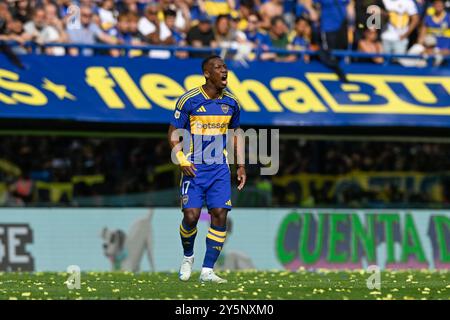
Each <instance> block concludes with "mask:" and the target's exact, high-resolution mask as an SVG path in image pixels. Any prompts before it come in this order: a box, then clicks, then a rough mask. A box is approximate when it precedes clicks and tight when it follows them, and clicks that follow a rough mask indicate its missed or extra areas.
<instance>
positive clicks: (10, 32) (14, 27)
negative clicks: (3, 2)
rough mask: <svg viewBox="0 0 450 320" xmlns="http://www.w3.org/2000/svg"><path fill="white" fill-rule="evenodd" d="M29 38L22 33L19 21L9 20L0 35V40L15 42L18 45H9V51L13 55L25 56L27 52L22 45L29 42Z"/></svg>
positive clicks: (21, 25)
mask: <svg viewBox="0 0 450 320" xmlns="http://www.w3.org/2000/svg"><path fill="white" fill-rule="evenodd" d="M30 39H31V37H29V35H27V34H26V33H24V29H23V24H22V22H21V21H20V20H14V19H11V20H9V21H8V22H6V29H5V33H4V34H0V40H5V41H16V42H18V43H19V44H18V45H11V46H10V47H11V49H12V51H13V52H14V53H15V54H25V53H27V50H26V49H25V48H24V47H23V44H24V43H25V42H26V41H28V40H30Z"/></svg>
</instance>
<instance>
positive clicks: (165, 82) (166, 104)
mask: <svg viewBox="0 0 450 320" xmlns="http://www.w3.org/2000/svg"><path fill="white" fill-rule="evenodd" d="M140 86H141V88H142V90H143V91H144V92H145V94H146V95H147V97H149V98H150V99H151V100H152V101H154V102H156V103H157V104H158V105H159V106H160V107H162V108H164V109H168V110H173V109H174V107H175V102H176V100H177V98H178V97H179V96H181V95H182V94H183V93H184V89H183V87H181V86H180V85H179V84H178V83H177V82H176V81H174V80H173V79H171V78H169V77H167V76H165V75H162V74H157V73H151V74H146V75H145V76H143V77H142V78H141V81H140Z"/></svg>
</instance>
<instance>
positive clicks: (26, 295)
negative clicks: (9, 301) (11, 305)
mask: <svg viewBox="0 0 450 320" xmlns="http://www.w3.org/2000/svg"><path fill="white" fill-rule="evenodd" d="M29 296H31V292H23V293H22V297H29Z"/></svg>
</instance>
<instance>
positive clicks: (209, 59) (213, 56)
mask: <svg viewBox="0 0 450 320" xmlns="http://www.w3.org/2000/svg"><path fill="white" fill-rule="evenodd" d="M214 59H221V60H222V57H221V56H218V55H217V54H215V55H212V56H209V57H207V58H205V59H204V60H203V61H202V72H205V68H206V65H207V64H208V63H209V62H210V61H211V60H214Z"/></svg>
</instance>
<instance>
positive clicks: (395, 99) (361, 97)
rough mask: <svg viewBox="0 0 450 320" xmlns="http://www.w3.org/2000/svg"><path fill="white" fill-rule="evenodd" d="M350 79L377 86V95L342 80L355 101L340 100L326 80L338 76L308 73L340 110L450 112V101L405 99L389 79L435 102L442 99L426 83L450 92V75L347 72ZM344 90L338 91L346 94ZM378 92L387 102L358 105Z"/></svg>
mask: <svg viewBox="0 0 450 320" xmlns="http://www.w3.org/2000/svg"><path fill="white" fill-rule="evenodd" d="M347 77H348V79H349V80H350V81H354V82H359V83H361V84H367V85H370V86H372V87H373V88H375V90H374V92H372V94H373V96H371V95H368V94H367V93H364V92H358V90H359V85H358V84H351V85H348V84H341V85H340V88H341V90H342V92H345V93H346V94H347V95H348V99H350V100H351V101H352V102H355V104H347V105H346V104H339V102H338V101H337V100H336V99H335V97H334V96H333V93H332V92H331V91H329V90H328V89H327V87H326V85H325V84H324V83H323V81H336V82H337V81H338V79H337V76H336V75H334V74H328V73H306V78H307V79H308V80H309V82H310V83H311V84H312V86H314V88H315V89H316V90H317V91H318V92H319V94H320V95H321V96H322V98H323V99H324V100H325V102H326V103H327V104H328V105H329V106H330V108H331V109H332V110H333V111H334V112H337V113H373V114H377V113H387V114H394V113H396V114H427V115H450V101H449V102H448V104H447V105H445V106H439V107H435V108H433V107H425V106H421V105H416V104H413V103H410V102H408V101H405V100H402V99H401V98H400V97H399V95H398V94H397V93H396V92H394V91H393V90H392V88H391V87H390V86H389V83H400V84H402V85H403V86H404V87H405V89H406V90H408V93H409V94H410V95H411V96H412V97H413V98H414V99H416V101H418V102H420V103H424V104H433V103H436V102H437V101H438V97H436V96H435V95H434V94H433V92H432V91H431V90H430V89H429V88H428V87H427V86H426V84H439V85H441V86H442V87H443V88H444V89H445V90H446V91H447V92H448V93H450V78H449V77H437V76H405V75H402V76H397V75H367V74H364V75H360V74H350V75H347ZM342 92H336V93H338V94H342ZM375 96H379V97H382V98H384V99H385V100H386V103H383V104H376V103H372V104H366V105H358V104H357V103H358V102H370V101H372V98H374V97H375Z"/></svg>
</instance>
